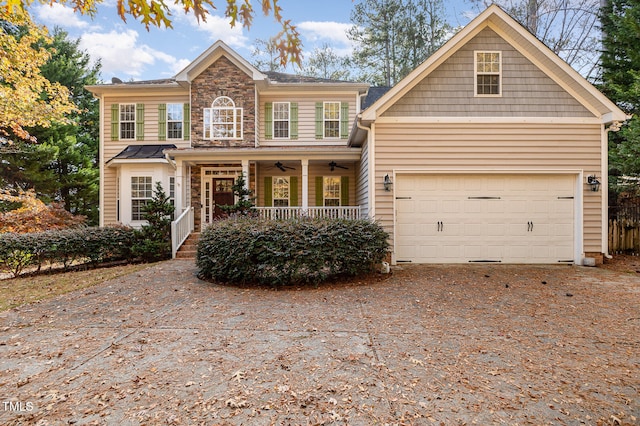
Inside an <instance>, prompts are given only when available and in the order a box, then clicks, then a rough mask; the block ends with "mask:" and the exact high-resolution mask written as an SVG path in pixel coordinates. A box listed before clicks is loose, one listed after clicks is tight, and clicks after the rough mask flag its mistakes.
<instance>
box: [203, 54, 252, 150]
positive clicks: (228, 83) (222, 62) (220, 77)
mask: <svg viewBox="0 0 640 426" xmlns="http://www.w3.org/2000/svg"><path fill="white" fill-rule="evenodd" d="M219 96H228V97H229V98H231V99H232V100H233V102H235V104H236V107H242V108H243V114H242V127H243V139H242V140H204V139H203V138H202V135H203V130H204V129H203V126H204V124H203V122H202V115H203V108H210V107H211V103H212V102H213V101H214V100H215V99H216V98H217V97H219ZM255 104H256V103H255V83H254V81H253V79H252V78H251V77H250V76H248V75H247V74H246V73H245V72H243V71H242V70H240V69H239V68H238V67H236V66H235V65H234V64H233V63H232V62H231V61H229V59H227V58H226V57H224V56H223V57H221V58H220V59H218V60H217V61H215V62H214V63H213V64H212V65H211V66H210V67H209V68H207V69H206V70H205V71H204V72H202V73H201V74H200V75H199V76H197V77H196V78H195V79H194V80H193V81H192V83H191V143H192V146H193V147H194V148H202V147H221V148H224V147H254V146H255V135H256V129H255V123H256V121H255V117H256V111H255Z"/></svg>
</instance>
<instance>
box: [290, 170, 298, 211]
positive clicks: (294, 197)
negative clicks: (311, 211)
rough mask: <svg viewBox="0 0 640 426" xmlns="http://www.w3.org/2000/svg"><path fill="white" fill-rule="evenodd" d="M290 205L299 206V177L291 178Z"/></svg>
mask: <svg viewBox="0 0 640 426" xmlns="http://www.w3.org/2000/svg"><path fill="white" fill-rule="evenodd" d="M289 205H290V206H292V207H297V206H298V176H291V177H290V178H289Z"/></svg>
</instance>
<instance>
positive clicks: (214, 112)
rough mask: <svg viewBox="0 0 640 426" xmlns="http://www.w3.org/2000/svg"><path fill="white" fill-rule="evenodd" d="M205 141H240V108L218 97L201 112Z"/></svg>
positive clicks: (225, 97) (229, 99) (227, 98)
mask: <svg viewBox="0 0 640 426" xmlns="http://www.w3.org/2000/svg"><path fill="white" fill-rule="evenodd" d="M203 121H204V138H205V139H209V140H210V139H242V108H237V107H236V104H235V102H233V100H232V99H231V98H229V97H227V96H220V97H218V98H216V99H215V100H214V101H213V102H212V103H211V108H205V109H204V111H203Z"/></svg>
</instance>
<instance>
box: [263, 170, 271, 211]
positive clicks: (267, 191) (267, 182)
mask: <svg viewBox="0 0 640 426" xmlns="http://www.w3.org/2000/svg"><path fill="white" fill-rule="evenodd" d="M264 206H265V207H271V206H273V178H272V177H271V176H267V177H265V178H264Z"/></svg>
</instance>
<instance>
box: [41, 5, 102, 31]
mask: <svg viewBox="0 0 640 426" xmlns="http://www.w3.org/2000/svg"><path fill="white" fill-rule="evenodd" d="M35 15H36V16H37V18H38V21H41V22H44V23H45V24H47V25H49V26H55V25H57V26H60V27H64V28H87V27H88V26H89V25H90V24H89V22H87V21H83V20H82V15H80V13H78V12H74V11H73V9H72V8H70V7H66V6H64V5H62V4H60V3H53V4H51V5H40V6H35Z"/></svg>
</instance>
